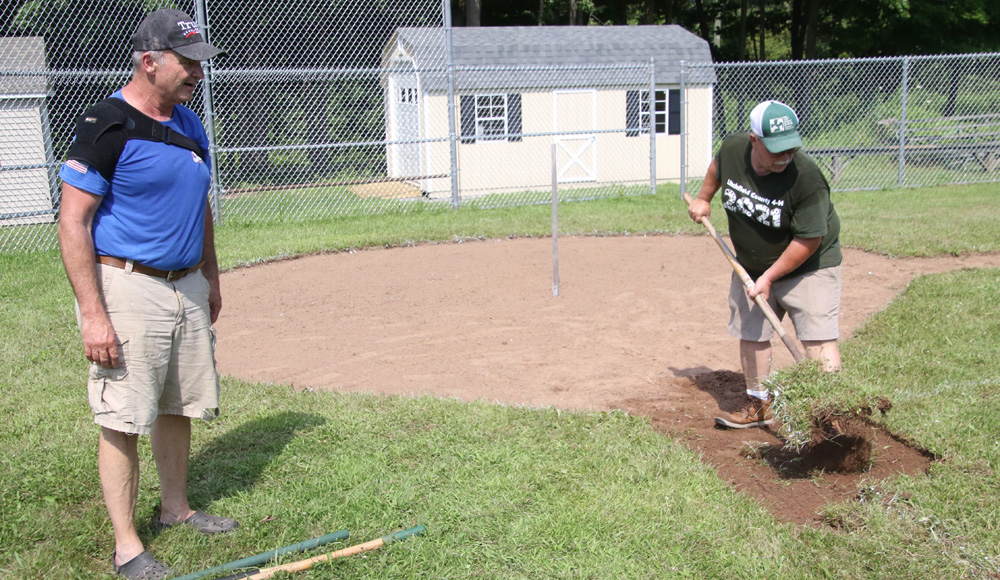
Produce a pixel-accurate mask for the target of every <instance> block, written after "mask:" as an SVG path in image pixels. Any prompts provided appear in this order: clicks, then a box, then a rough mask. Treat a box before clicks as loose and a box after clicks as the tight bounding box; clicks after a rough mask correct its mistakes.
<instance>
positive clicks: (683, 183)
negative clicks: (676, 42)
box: [680, 60, 715, 200]
mask: <svg viewBox="0 0 1000 580" xmlns="http://www.w3.org/2000/svg"><path fill="white" fill-rule="evenodd" d="M680 67H681V199H682V200H683V199H684V192H685V191H687V189H686V188H687V127H686V126H685V125H686V124H687V123H685V122H684V119H685V118H686V117H687V93H686V88H685V82H684V81H685V75H686V74H687V69H686V68H685V65H684V61H683V60H682V61H681V62H680ZM712 109H713V110H714V109H715V107H714V106H713V107H712ZM709 138H711V135H709Z"/></svg>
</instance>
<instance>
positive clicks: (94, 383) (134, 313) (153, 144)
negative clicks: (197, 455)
mask: <svg viewBox="0 0 1000 580" xmlns="http://www.w3.org/2000/svg"><path fill="white" fill-rule="evenodd" d="M132 49H133V52H132V65H133V75H132V78H131V80H130V81H129V82H128V84H126V85H125V86H124V87H123V88H122V89H121V90H120V91H117V92H116V93H114V95H112V96H111V98H109V99H106V100H105V101H102V103H99V104H98V105H96V106H94V107H92V108H91V109H89V110H88V111H87V112H85V113H84V114H83V115H82V116H81V117H80V119H79V120H78V122H77V129H76V139H75V140H74V143H73V145H72V146H71V147H70V151H69V153H68V155H67V157H68V160H67V161H66V163H65V164H64V165H63V167H62V170H61V171H60V177H61V178H62V180H63V190H62V203H61V210H60V219H59V246H60V249H61V251H62V258H63V264H64V266H65V268H66V274H67V277H68V278H69V281H70V284H71V285H72V287H73V292H74V294H75V296H76V306H77V318H78V322H79V325H80V331H81V334H82V337H83V346H84V353H85V355H86V357H87V360H89V361H90V362H91V365H90V373H89V378H88V399H89V402H90V406H91V410H92V411H93V413H94V422H95V423H97V424H98V425H100V427H101V435H100V440H99V445H98V469H99V472H100V480H101V486H102V489H103V492H104V501H105V504H106V506H107V509H108V515H109V516H110V519H111V524H112V527H113V528H114V534H115V551H114V553H113V554H112V557H111V558H112V566H113V568H114V571H115V572H116V573H117V574H119V575H121V576H123V577H126V578H167V577H170V576H172V575H173V574H172V572H171V571H170V570H169V568H167V567H166V566H164V565H163V564H162V563H160V562H159V561H158V560H157V559H156V558H154V557H153V556H152V555H151V554H150V553H149V552H147V551H145V549H144V547H143V544H142V541H141V540H140V539H139V536H138V534H137V532H136V525H135V508H136V501H137V498H138V489H139V458H138V451H137V447H138V438H139V435H147V434H148V435H150V436H151V443H152V448H153V456H154V459H155V461H156V467H157V472H158V474H159V479H160V487H161V510H160V513H159V514H158V516H157V518H156V519H155V525H156V526H157V527H167V526H172V525H175V524H180V523H183V524H185V525H187V526H190V527H192V528H195V529H197V530H199V531H201V532H204V533H215V532H225V531H229V530H232V529H234V528H236V527H237V525H238V524H237V522H236V520H233V519H231V518H223V517H217V516H211V515H207V514H205V513H204V512H201V511H195V510H192V509H191V507H190V506H189V504H188V499H187V469H188V459H189V454H190V445H191V418H192V417H200V418H202V419H204V420H211V419H213V418H215V417H217V416H218V412H219V379H218V374H217V372H216V369H215V357H214V342H215V336H214V330H213V327H212V324H213V323H214V322H215V321H216V320H217V319H218V316H219V311H220V309H221V307H222V295H221V292H220V289H219V267H218V263H217V260H216V254H215V242H214V235H213V225H212V224H213V222H212V212H211V207H210V206H209V204H208V196H207V194H208V189H209V184H210V166H209V163H210V160H209V157H208V155H207V151H208V146H209V144H208V137H207V135H206V133H205V129H204V127H203V126H202V124H201V121H200V120H199V118H198V117H197V115H195V113H194V112H192V111H191V110H190V109H188V108H186V107H184V106H182V105H181V103H185V102H187V101H189V100H190V99H191V98H192V96H193V94H194V91H195V89H196V87H197V85H198V83H199V81H201V79H202V78H204V73H203V71H202V68H201V61H204V60H208V59H210V58H212V57H214V56H217V55H219V54H221V53H222V51H221V50H219V49H218V48H216V47H214V46H212V45H210V44H208V43H207V42H205V39H204V36H203V35H202V34H201V30H200V29H199V27H198V24H197V23H196V22H194V21H193V20H192V19H191V18H190V17H189V16H188V15H187V14H185V13H184V12H181V11H179V10H170V9H163V10H156V11H154V12H152V13H150V14H149V15H147V16H146V18H145V19H144V20H143V21H142V23H141V24H140V25H139V27H138V28H137V30H136V32H135V34H134V35H133V37H132ZM151 135H152V137H151ZM152 139H156V140H152Z"/></svg>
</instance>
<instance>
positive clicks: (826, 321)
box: [729, 266, 841, 342]
mask: <svg viewBox="0 0 1000 580" xmlns="http://www.w3.org/2000/svg"><path fill="white" fill-rule="evenodd" d="M840 269H841V268H840V266H834V267H832V268H823V269H822V270H817V271H815V272H809V273H807V274H802V275H801V276H794V277H792V278H784V279H782V280H779V281H778V282H775V283H774V284H771V295H770V296H769V297H768V300H767V302H768V304H770V305H771V308H772V309H773V310H774V313H775V314H776V315H777V316H778V319H783V318H784V316H785V313H788V316H789V318H791V320H792V324H793V325H794V326H795V335H796V337H797V338H798V339H799V340H815V341H827V340H837V339H838V338H840V324H839V315H840ZM729 311H730V318H729V334H731V335H732V336H733V337H735V338H739V339H740V340H747V341H752V342H766V341H769V340H771V337H772V336H774V328H773V327H772V326H771V323H770V322H769V321H768V320H767V317H766V316H765V315H764V311H763V310H762V309H761V307H760V306H758V305H757V303H756V302H754V301H752V300H750V298H748V297H747V292H746V288H745V287H744V286H743V281H742V280H740V277H739V276H738V275H736V273H735V272H733V278H732V282H730V285H729Z"/></svg>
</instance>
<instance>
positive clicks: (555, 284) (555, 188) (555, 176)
mask: <svg viewBox="0 0 1000 580" xmlns="http://www.w3.org/2000/svg"><path fill="white" fill-rule="evenodd" d="M557 149H558V145H556V144H555V143H553V144H552V295H553V296H559V185H558V181H559V170H558V169H557V168H556V150H557Z"/></svg>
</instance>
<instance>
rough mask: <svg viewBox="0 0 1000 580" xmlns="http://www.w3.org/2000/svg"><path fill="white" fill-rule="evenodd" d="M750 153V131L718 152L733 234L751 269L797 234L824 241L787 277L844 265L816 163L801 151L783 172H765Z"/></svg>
mask: <svg viewBox="0 0 1000 580" xmlns="http://www.w3.org/2000/svg"><path fill="white" fill-rule="evenodd" d="M750 151H751V144H750V134H749V133H737V134H734V135H731V136H729V137H727V138H726V140H725V141H723V143H722V146H721V147H719V151H718V152H717V153H716V154H715V162H716V166H717V168H718V174H717V177H718V178H719V183H721V188H720V190H719V191H720V192H721V193H722V207H723V209H725V210H726V215H727V216H728V218H729V236H730V239H732V241H733V247H734V249H735V251H736V257H737V259H738V260H739V262H740V264H742V265H743V267H744V268H745V269H746V270H747V273H748V274H750V275H751V276H752V277H753V278H757V277H758V276H760V275H761V274H763V273H764V271H765V270H767V269H768V268H769V267H770V266H771V264H773V263H774V262H775V261H777V259H778V257H779V256H780V255H781V253H782V252H783V251H784V250H785V248H787V247H788V244H790V243H791V241H792V238H795V237H798V238H818V237H822V238H823V242H822V244H820V247H819V249H818V250H817V251H816V252H815V253H813V255H812V256H810V257H809V258H808V259H806V261H805V262H804V263H803V264H802V265H801V266H799V268H798V269H796V270H795V271H794V272H791V273H790V274H789V276H798V275H800V274H805V273H807V272H815V271H816V270H820V269H822V268H831V267H833V266H838V265H840V262H841V260H842V259H843V255H842V254H841V252H840V218H838V217H837V212H836V211H834V209H833V203H832V202H831V201H830V185H829V184H828V183H827V181H826V178H825V177H824V176H823V173H822V171H820V169H819V167H818V166H817V165H816V162H815V161H813V160H812V159H811V158H810V157H809V156H808V155H806V154H805V153H803V152H802V151H798V152H797V153H795V157H794V158H793V160H792V163H790V164H789V165H788V167H787V168H786V169H785V170H784V171H782V172H781V173H770V174H768V175H764V176H761V175H757V173H756V172H755V171H754V170H753V167H752V166H751V165H750Z"/></svg>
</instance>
